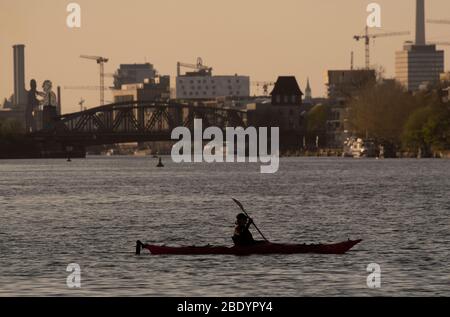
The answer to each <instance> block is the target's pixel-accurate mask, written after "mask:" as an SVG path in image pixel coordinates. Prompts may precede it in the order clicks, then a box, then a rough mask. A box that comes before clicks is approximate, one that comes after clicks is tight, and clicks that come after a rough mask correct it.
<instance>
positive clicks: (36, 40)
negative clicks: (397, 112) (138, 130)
mask: <svg viewBox="0 0 450 317" xmlns="http://www.w3.org/2000/svg"><path fill="white" fill-rule="evenodd" d="M391 2H392V1H391ZM391 2H389V1H386V0H383V1H378V3H379V4H380V5H381V8H382V28H381V29H373V30H371V32H374V33H377V32H383V31H410V32H411V35H409V36H404V37H392V38H384V39H379V40H376V41H375V44H374V45H371V55H372V56H371V59H372V64H373V65H380V66H382V67H383V68H384V69H385V70H386V76H387V77H393V76H394V70H395V67H394V64H395V51H397V50H399V49H401V47H402V45H403V42H404V41H406V40H413V39H414V34H415V32H414V26H415V2H414V1H407V0H401V1H395V3H391ZM68 3H69V1H55V0H46V1H41V2H39V3H35V2H31V3H30V2H29V1H23V0H19V1H3V2H2V3H1V4H0V14H1V16H0V21H2V24H3V25H5V26H6V27H3V28H1V30H0V35H1V36H0V38H1V45H0V56H1V58H0V69H1V71H0V74H1V75H0V82H1V85H0V97H1V98H2V99H3V98H5V97H6V98H9V97H10V96H11V94H12V93H13V58H12V57H13V54H12V46H13V45H14V44H25V45H26V53H25V54H26V65H25V67H26V85H27V89H28V83H29V80H30V79H32V78H35V79H36V80H37V81H38V85H39V86H40V85H41V84H42V82H43V81H44V80H46V79H50V80H52V81H53V82H54V83H55V85H60V86H74V85H75V86H76V85H83V86H86V85H98V68H97V67H96V66H95V65H94V64H93V63H91V62H89V61H84V60H81V59H80V58H79V55H80V54H91V55H101V56H106V57H108V58H109V59H110V61H109V63H108V64H106V66H105V68H106V73H113V72H115V71H116V69H117V68H118V67H119V64H122V63H143V62H150V63H152V64H154V65H155V68H156V69H157V70H158V71H159V72H160V73H161V74H164V75H165V74H167V75H170V76H172V78H174V77H175V76H176V62H177V61H185V62H194V61H195V59H196V57H198V56H201V57H203V59H204V61H205V64H206V65H208V66H211V67H213V68H214V74H216V75H222V74H223V75H226V74H228V75H230V74H235V73H238V74H239V75H248V76H250V77H251V80H252V81H275V80H276V78H277V76H278V75H295V76H296V77H297V79H298V81H299V84H300V86H301V88H302V90H304V89H305V87H306V79H307V77H309V78H310V82H311V87H312V90H313V96H314V97H321V96H324V95H325V93H326V87H325V84H324V82H325V73H326V71H327V70H329V69H348V68H350V54H351V52H352V51H353V52H354V54H355V67H357V68H362V67H363V66H364V45H363V44H362V43H361V42H356V41H354V39H353V35H356V34H361V33H363V30H364V26H365V21H366V18H367V16H368V13H367V12H366V7H367V5H368V4H369V3H371V1H356V0H351V1H347V2H346V3H345V5H342V4H338V3H335V2H334V1H323V2H321V3H317V2H314V1H310V0H305V1H294V0H284V1H281V2H277V3H274V2H269V1H262V4H261V1H258V2H256V1H246V2H245V3H238V2H237V1H234V0H233V1H227V2H222V3H213V4H212V3H209V1H204V0H197V1H195V2H192V1H190V2H189V3H177V2H176V1H165V2H164V3H159V2H158V3H156V2H151V3H148V2H143V1H140V0H135V1H132V2H131V3H130V6H129V8H127V9H124V8H123V7H122V5H121V4H119V3H110V2H108V4H107V5H106V2H105V1H96V2H95V3H92V1H91V2H88V1H85V0H83V1H78V3H79V4H80V5H81V8H82V27H81V29H69V28H68V27H67V26H66V24H65V20H66V18H67V15H68V13H67V12H66V6H67V4H68ZM256 3H258V4H260V5H258V6H256V5H255V4H256ZM135 8H139V9H135ZM447 9H450V3H448V2H447V1H444V0H433V1H428V2H427V5H426V16H427V18H443V19H445V18H447V16H443V14H442V13H441V12H446V11H447ZM219 12H220V15H219V14H218V13H219ZM5 13H8V14H5ZM207 13H210V15H208V14H207ZM277 13H279V15H277ZM148 16H152V18H153V20H149V19H148ZM274 16H275V17H274ZM122 20H123V21H126V22H127V25H123V24H121V23H120V22H119V23H118V21H122ZM98 21H102V23H97V22H98ZM231 21H232V22H233V23H230V22H231ZM165 23H166V24H165ZM312 25H313V26H314V27H315V28H314V29H312V28H311V26H312ZM13 26H15V28H14V27H13ZM333 26H334V27H333ZM152 30H154V31H152ZM136 34H137V35H138V36H136ZM99 38H102V40H101V41H99V40H98V39H99ZM427 38H428V40H429V41H447V40H448V39H450V26H449V25H427ZM330 47H332V50H330ZM233 48H237V49H236V50H234V49H233ZM449 48H450V47H441V49H443V50H444V51H445V53H446V57H448V52H449ZM224 52H225V53H224ZM446 70H447V68H446ZM106 83H107V85H108V86H112V79H111V78H108V79H107V81H106ZM39 88H40V87H39ZM81 97H83V98H84V99H86V100H87V102H86V106H87V107H93V106H97V105H98V104H99V102H98V92H95V91H81V90H63V96H62V98H63V112H64V113H67V112H73V111H77V110H78V109H79V106H78V101H79V99H80V98H81ZM111 99H112V97H111V96H110V93H107V94H106V100H107V101H108V100H111Z"/></svg>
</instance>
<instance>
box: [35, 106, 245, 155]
mask: <svg viewBox="0 0 450 317" xmlns="http://www.w3.org/2000/svg"><path fill="white" fill-rule="evenodd" d="M44 116H45V115H44ZM194 119H202V120H203V127H204V128H207V127H210V126H215V127H219V128H221V129H223V130H224V129H225V128H226V127H238V126H239V127H246V126H247V115H246V111H242V110H237V109H231V108H219V107H213V106H209V105H207V104H204V103H201V102H198V103H181V102H174V101H168V102H155V101H150V102H147V101H130V102H121V103H114V104H110V105H105V106H100V107H96V108H92V109H89V110H86V111H82V112H76V113H71V114H65V115H62V116H59V117H56V118H53V119H52V120H51V121H50V122H46V123H44V128H43V129H42V130H40V131H38V132H35V133H33V134H32V137H33V138H34V139H35V140H36V141H37V142H45V143H50V142H51V143H58V144H61V145H63V146H65V147H67V146H81V147H86V146H92V145H103V144H115V143H126V142H146V141H170V140H171V133H172V130H173V129H175V128H177V127H186V128H188V129H190V130H191V131H193V128H194Z"/></svg>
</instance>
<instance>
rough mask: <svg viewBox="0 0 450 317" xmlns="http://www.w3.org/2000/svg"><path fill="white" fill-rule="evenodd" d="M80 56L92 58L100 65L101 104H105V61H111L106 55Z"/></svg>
mask: <svg viewBox="0 0 450 317" xmlns="http://www.w3.org/2000/svg"><path fill="white" fill-rule="evenodd" d="M80 58H84V59H90V60H94V61H96V62H97V64H98V65H99V66H100V105H101V106H103V105H104V104H105V63H107V62H108V61H109V59H108V58H106V57H101V56H88V55H81V56H80Z"/></svg>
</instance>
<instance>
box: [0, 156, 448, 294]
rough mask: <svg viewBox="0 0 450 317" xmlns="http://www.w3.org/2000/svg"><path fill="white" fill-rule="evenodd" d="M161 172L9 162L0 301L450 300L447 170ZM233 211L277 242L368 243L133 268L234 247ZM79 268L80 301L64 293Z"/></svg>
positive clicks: (176, 168) (126, 163)
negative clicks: (187, 250) (161, 251)
mask: <svg viewBox="0 0 450 317" xmlns="http://www.w3.org/2000/svg"><path fill="white" fill-rule="evenodd" d="M156 163H157V162H156V161H155V159H151V158H88V159H86V160H75V161H73V162H72V163H66V162H65V161H63V160H48V161H39V160H30V161H0V256H1V258H0V296H9V295H20V296H28V295H92V296H110V295H112V296H117V295H121V296H122V295H123V296H137V295H143V296H315V295H319V296H325V295H331V296H339V295H362V296H380V295H381V296H399V295H407V296H412V295H414V296H417V295H446V296H449V295H450V265H449V259H450V251H449V248H450V197H449V196H450V195H449V192H450V161H448V160H447V161H444V160H442V161H440V160H421V161H418V160H380V161H376V160H351V159H349V160H347V159H317V158H311V159H308V158H292V159H283V160H282V161H281V168H280V172H279V173H278V174H275V175H261V174H259V165H246V164H243V165H236V164H232V165H227V164H219V165H217V164H216V165H207V164H200V165H174V164H172V163H170V162H169V158H165V163H166V168H164V169H157V168H156V167H155V166H156ZM231 197H236V198H239V199H240V200H241V201H242V202H243V203H244V204H245V205H246V207H247V208H248V210H249V212H250V213H251V214H252V215H253V217H254V218H255V222H257V224H258V225H259V227H260V228H261V229H262V231H263V232H264V233H265V235H266V236H267V237H269V239H271V240H273V241H276V242H300V243H303V242H338V241H342V240H347V239H348V238H352V239H353V238H362V239H364V242H363V243H362V244H360V245H358V246H357V247H356V248H355V249H354V250H353V251H351V252H350V253H348V254H347V255H345V256H323V255H293V256H250V257H232V256H201V257H189V256H182V257H156V256H151V255H149V254H147V253H145V254H143V255H142V256H140V257H136V256H135V255H134V246H135V241H136V240H137V239H141V240H142V241H144V242H152V243H156V244H168V245H192V244H198V245H201V244H208V243H211V244H218V245H222V244H225V245H229V244H230V241H231V240H230V236H231V235H232V232H233V223H234V217H235V215H236V214H237V213H238V211H239V210H238V209H237V207H236V206H235V205H234V204H233V202H232V201H231ZM254 235H255V237H256V236H257V233H256V232H255V233H254ZM69 263H78V264H79V265H80V266H81V269H82V288H81V289H80V290H69V289H68V288H67V286H66V277H67V275H68V274H69V273H67V272H66V267H67V265H68V264H69ZM370 263H378V264H379V265H380V266H381V269H382V287H381V289H379V290H372V289H368V287H367V285H366V279H367V276H368V274H369V273H367V272H366V268H367V266H368V264H370Z"/></svg>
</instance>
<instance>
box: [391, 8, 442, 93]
mask: <svg viewBox="0 0 450 317" xmlns="http://www.w3.org/2000/svg"><path fill="white" fill-rule="evenodd" d="M416 1H417V9H416V15H417V16H416V41H415V43H411V42H407V43H405V45H404V47H403V50H402V51H399V52H396V55H395V73H396V75H395V76H396V79H397V81H398V82H400V84H401V85H402V86H404V87H405V88H406V89H407V90H408V91H417V90H419V89H420V87H421V86H422V85H423V84H435V83H437V82H439V76H440V74H441V73H443V72H444V51H441V50H436V45H428V44H427V42H426V36H425V0H416Z"/></svg>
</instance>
